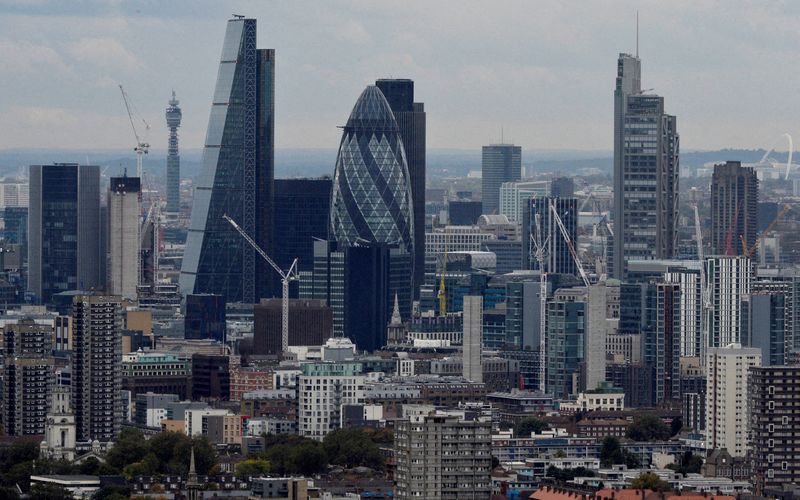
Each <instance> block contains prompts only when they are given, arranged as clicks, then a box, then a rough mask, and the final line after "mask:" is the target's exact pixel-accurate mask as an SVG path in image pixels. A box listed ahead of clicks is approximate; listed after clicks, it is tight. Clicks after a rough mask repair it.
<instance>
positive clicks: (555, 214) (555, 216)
mask: <svg viewBox="0 0 800 500" xmlns="http://www.w3.org/2000/svg"><path fill="white" fill-rule="evenodd" d="M550 211H551V212H552V213H553V219H554V220H555V221H556V224H557V225H558V229H559V230H560V231H561V236H563V237H564V242H565V243H566V244H567V248H568V249H569V253H570V255H572V260H574V261H575V267H577V268H578V273H579V274H580V275H581V279H582V280H583V283H584V285H586V288H589V278H588V277H587V276H586V271H584V270H583V264H581V259H579V258H578V252H576V251H575V246H574V245H573V244H572V238H570V237H569V232H568V231H567V228H566V227H564V222H563V221H562V220H561V216H560V215H558V210H556V205H555V204H554V203H553V200H550Z"/></svg>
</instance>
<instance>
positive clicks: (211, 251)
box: [180, 18, 275, 303]
mask: <svg viewBox="0 0 800 500" xmlns="http://www.w3.org/2000/svg"><path fill="white" fill-rule="evenodd" d="M274 73H275V52H274V50H272V49H262V50H259V49H256V20H255V19H240V18H237V19H231V20H230V21H228V29H227V31H226V32H225V42H224V44H223V46H222V57H221V60H220V65H219V73H218V75H217V85H216V89H215V91H214V101H213V103H212V105H211V116H210V118H209V121H208V133H207V135H206V145H205V149H204V151H203V167H202V171H201V175H200V176H199V178H198V180H197V183H196V187H195V193H194V204H193V207H192V219H191V224H190V226H189V232H188V234H187V238H186V251H185V254H184V257H183V264H182V268H181V276H180V285H181V291H182V292H183V293H184V294H189V293H214V294H219V295H222V296H224V297H225V299H226V301H227V302H246V303H255V302H257V301H258V299H259V298H260V297H265V296H269V295H270V293H269V288H270V283H271V276H270V275H269V273H270V272H271V270H269V271H268V270H267V269H266V265H265V263H264V262H262V260H261V259H260V258H259V257H257V256H256V254H255V251H254V250H253V249H252V248H251V247H250V246H249V245H248V244H247V243H246V242H245V241H244V239H242V237H241V236H240V235H239V234H238V233H237V232H236V231H235V230H234V229H233V228H232V227H231V226H230V225H229V224H228V223H227V222H226V221H225V220H223V218H222V216H223V215H225V214H227V215H228V216H230V217H231V218H233V219H234V220H235V221H236V222H237V223H238V224H239V225H240V226H241V227H242V228H243V229H244V230H245V231H246V232H247V233H248V234H249V235H251V236H252V237H253V239H254V240H255V241H256V243H258V245H259V246H261V248H263V249H264V250H265V251H267V252H268V253H269V252H270V250H271V246H272V245H271V243H272V203H273V199H272V198H273V176H274V127H273V123H274V117H273V111H274V98H275V94H274V90H275V89H274Z"/></svg>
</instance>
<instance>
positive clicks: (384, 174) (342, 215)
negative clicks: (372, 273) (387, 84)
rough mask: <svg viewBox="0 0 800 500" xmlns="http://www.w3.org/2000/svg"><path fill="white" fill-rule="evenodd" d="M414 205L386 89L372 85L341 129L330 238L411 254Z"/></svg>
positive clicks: (401, 144)
mask: <svg viewBox="0 0 800 500" xmlns="http://www.w3.org/2000/svg"><path fill="white" fill-rule="evenodd" d="M412 206H413V205H412V201H411V184H410V182H409V175H408V165H407V163H406V154H405V150H404V148H403V141H402V139H401V138H400V128H399V127H398V126H397V122H396V121H395V118H394V115H393V114H392V110H391V108H390V107H389V103H388V102H387V101H386V98H385V97H384V96H383V93H382V92H381V91H380V89H378V87H376V86H374V85H370V86H368V87H367V88H366V89H365V90H364V92H362V93H361V96H360V97H359V98H358V101H356V105H355V106H354V107H353V112H352V113H351V114H350V118H349V119H348V120H347V124H346V125H345V127H344V132H343V133H342V142H341V144H340V145H339V155H338V157H337V159H336V171H335V173H334V178H333V196H332V198H331V215H330V217H331V225H330V235H331V238H332V239H334V240H336V241H337V242H338V243H339V244H340V245H345V246H353V245H362V244H374V243H378V244H387V245H397V246H398V247H400V248H402V249H404V250H405V251H407V252H408V253H409V254H411V255H413V254H414V219H413V215H412V214H413V208H412ZM409 271H411V270H410V269H409ZM409 279H411V275H410V274H409Z"/></svg>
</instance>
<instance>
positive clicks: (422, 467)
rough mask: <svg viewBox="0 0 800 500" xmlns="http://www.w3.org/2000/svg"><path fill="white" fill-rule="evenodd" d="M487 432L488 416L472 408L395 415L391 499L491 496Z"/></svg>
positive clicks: (489, 437) (488, 431) (490, 444)
mask: <svg viewBox="0 0 800 500" xmlns="http://www.w3.org/2000/svg"><path fill="white" fill-rule="evenodd" d="M491 431H492V423H491V421H490V419H489V418H488V417H482V416H478V415H476V414H475V412H465V411H456V410H451V411H436V412H432V413H430V414H427V415H411V416H409V417H408V418H405V419H402V420H398V421H397V423H396V424H395V440H394V455H395V457H396V461H397V468H396V472H395V483H396V484H395V491H394V493H395V498H397V499H399V500H410V499H412V498H431V499H434V498H435V499H444V498H489V497H490V496H491V492H492V481H491V470H492V457H491V451H492V450H491V448H492V443H491ZM442 443H447V445H446V446H443V445H442ZM448 448H450V449H452V450H453V451H449V449H448ZM455 450H458V451H455Z"/></svg>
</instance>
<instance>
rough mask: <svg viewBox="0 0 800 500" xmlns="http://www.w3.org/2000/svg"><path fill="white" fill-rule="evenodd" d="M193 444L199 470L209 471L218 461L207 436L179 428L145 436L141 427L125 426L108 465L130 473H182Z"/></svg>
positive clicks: (110, 452)
mask: <svg viewBox="0 0 800 500" xmlns="http://www.w3.org/2000/svg"><path fill="white" fill-rule="evenodd" d="M192 447H194V458H195V467H196V469H197V473H198V474H201V475H203V474H210V473H211V472H212V469H213V467H214V466H215V465H216V463H217V454H216V452H215V451H214V448H213V446H211V443H209V442H208V439H206V438H205V437H196V438H190V437H189V436H187V435H185V434H183V433H180V432H162V433H161V434H157V435H155V436H153V437H152V438H150V439H149V440H145V439H144V435H143V434H142V432H141V431H140V430H138V429H124V430H123V431H122V432H121V433H120V435H119V438H118V439H117V441H116V442H115V443H114V446H113V447H112V448H111V449H110V450H109V451H108V454H107V455H106V461H107V462H108V465H110V466H111V467H113V468H115V469H117V470H118V471H121V472H122V473H123V474H124V475H125V476H127V477H133V476H137V475H157V474H181V475H184V474H186V473H188V472H189V460H190V458H189V457H190V455H191V451H192Z"/></svg>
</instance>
